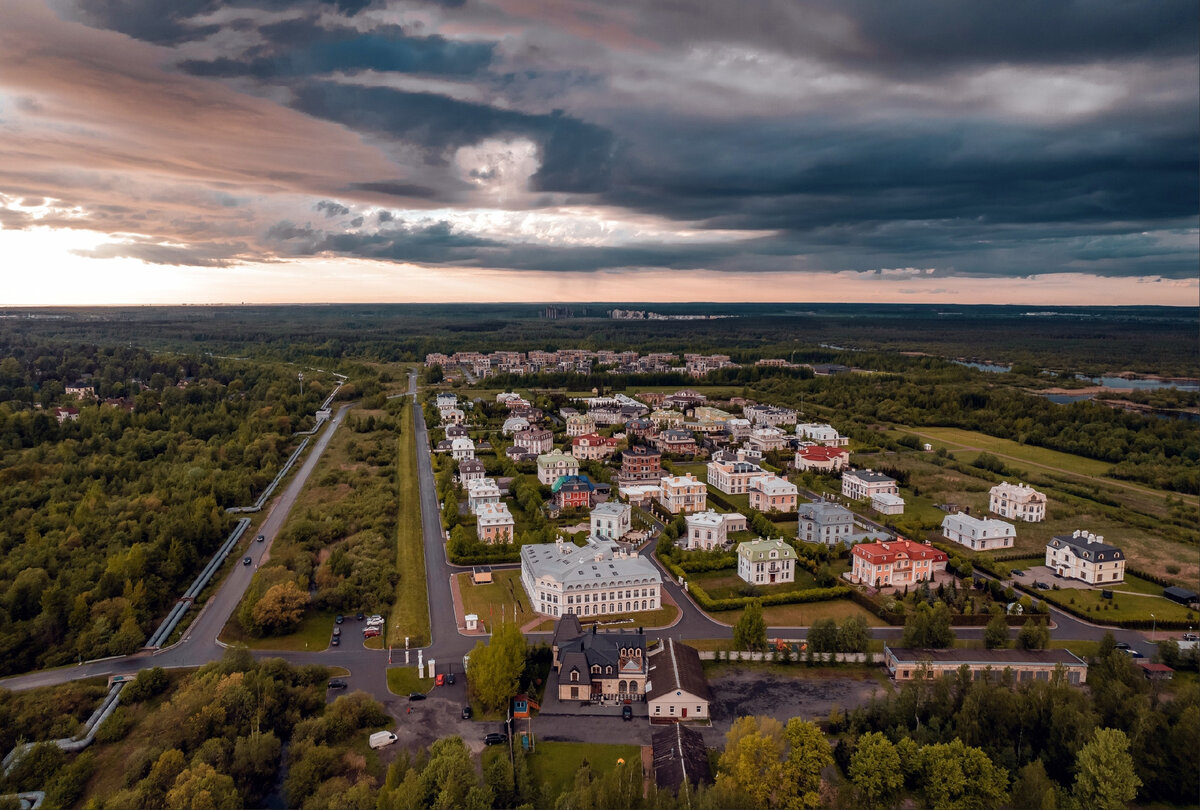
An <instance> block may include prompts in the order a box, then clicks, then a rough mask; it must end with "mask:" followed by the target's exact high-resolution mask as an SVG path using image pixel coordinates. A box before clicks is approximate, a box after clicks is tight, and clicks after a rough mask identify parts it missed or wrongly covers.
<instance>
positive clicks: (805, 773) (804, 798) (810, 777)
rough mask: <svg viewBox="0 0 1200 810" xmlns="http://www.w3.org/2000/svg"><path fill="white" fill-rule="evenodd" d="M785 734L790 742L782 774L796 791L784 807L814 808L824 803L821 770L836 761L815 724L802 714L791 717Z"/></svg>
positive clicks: (811, 809)
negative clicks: (803, 717)
mask: <svg viewBox="0 0 1200 810" xmlns="http://www.w3.org/2000/svg"><path fill="white" fill-rule="evenodd" d="M783 734H784V739H786V740H787V743H788V756H787V760H786V761H785V762H784V764H783V776H784V780H785V781H786V782H787V783H788V785H789V787H791V788H794V789H795V791H796V794H795V795H794V796H791V797H789V799H788V801H787V802H786V803H785V804H784V807H787V808H789V810H815V808H818V807H820V806H821V770H822V769H823V768H825V767H826V766H828V765H830V764H832V763H833V752H832V750H831V749H830V747H829V743H828V742H827V741H826V740H825V735H824V734H822V733H821V730H820V729H819V728H817V726H816V724H815V723H811V722H808V721H806V720H801V719H800V718H799V717H793V718H792V719H791V720H788V723H787V726H786V727H785V728H784V732H783Z"/></svg>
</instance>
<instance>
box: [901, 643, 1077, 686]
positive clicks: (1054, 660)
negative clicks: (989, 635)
mask: <svg viewBox="0 0 1200 810" xmlns="http://www.w3.org/2000/svg"><path fill="white" fill-rule="evenodd" d="M883 656H884V665H885V666H887V669H888V672H889V673H890V674H891V676H892V677H893V678H894V679H895V680H897V681H911V680H912V679H913V678H915V677H917V676H918V673H920V672H922V671H923V670H924V668H925V667H928V668H929V672H930V673H931V674H932V675H933V676H934V677H940V676H944V675H957V674H958V671H959V669H960V668H962V667H963V666H964V665H965V666H966V667H967V668H968V669H969V670H970V672H971V679H972V680H981V679H983V678H986V677H989V673H990V677H992V678H995V679H999V678H1000V677H1001V675H1002V674H1003V673H1004V671H1005V670H1011V671H1012V674H1013V680H1014V682H1015V683H1025V682H1026V681H1033V680H1038V681H1048V680H1050V678H1051V677H1053V675H1054V672H1055V670H1056V669H1057V668H1058V667H1062V668H1063V671H1064V673H1065V675H1066V679H1067V683H1069V684H1071V685H1072V686H1079V685H1080V684H1083V683H1086V682H1087V668H1088V665H1087V662H1086V661H1084V660H1083V659H1082V658H1080V657H1079V656H1077V655H1075V653H1073V652H1071V651H1070V650H957V649H955V650H916V649H910V648H905V647H897V648H895V649H893V648H891V647H884V648H883Z"/></svg>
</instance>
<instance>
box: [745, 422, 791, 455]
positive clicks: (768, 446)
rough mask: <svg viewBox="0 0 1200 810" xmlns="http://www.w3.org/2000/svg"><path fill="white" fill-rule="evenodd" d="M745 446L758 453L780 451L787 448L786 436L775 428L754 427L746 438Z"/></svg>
mask: <svg viewBox="0 0 1200 810" xmlns="http://www.w3.org/2000/svg"><path fill="white" fill-rule="evenodd" d="M746 446H747V447H752V448H754V449H755V450H757V451H758V452H760V453H770V452H771V451H772V450H782V449H784V448H785V447H787V446H788V435H787V434H786V433H784V432H783V431H782V430H781V429H779V428H777V427H756V428H754V429H753V430H751V431H750V435H749V436H747V437H746Z"/></svg>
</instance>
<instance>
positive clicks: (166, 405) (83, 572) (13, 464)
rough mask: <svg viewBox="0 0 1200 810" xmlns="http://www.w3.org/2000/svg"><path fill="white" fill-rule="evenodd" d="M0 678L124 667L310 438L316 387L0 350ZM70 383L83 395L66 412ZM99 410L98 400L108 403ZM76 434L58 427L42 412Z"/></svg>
mask: <svg viewBox="0 0 1200 810" xmlns="http://www.w3.org/2000/svg"><path fill="white" fill-rule="evenodd" d="M0 352H2V353H3V354H4V359H3V360H2V361H0V486H3V490H4V497H3V499H0V673H4V674H8V673H13V672H21V671H24V670H27V669H31V668H35V667H44V666H53V665H56V664H62V663H66V662H68V661H73V660H76V659H77V658H79V657H82V658H85V659H88V658H97V657H101V656H104V655H115V654H124V653H129V652H133V651H134V650H136V649H137V648H138V647H140V646H141V645H142V644H143V643H144V641H145V639H146V637H147V633H148V631H149V630H150V629H152V627H153V625H154V623H155V621H156V620H157V619H159V618H161V616H162V614H163V612H164V611H165V609H166V607H167V606H168V605H169V604H170V603H171V602H172V601H173V600H174V599H176V598H177V597H178V596H179V594H180V593H181V592H182V590H183V588H184V587H185V586H186V583H187V582H188V581H190V580H191V578H192V577H194V576H195V574H196V573H197V571H198V569H199V566H200V565H201V564H202V563H203V561H205V560H206V558H207V556H208V555H210V554H211V553H212V552H213V551H214V550H215V549H216V548H217V546H218V545H219V544H220V541H221V540H222V539H223V538H224V537H225V536H226V534H227V533H228V532H229V530H230V528H231V526H232V523H233V521H232V519H231V518H230V517H229V516H228V515H227V514H226V513H225V511H224V510H225V508H226V507H229V506H235V505H245V504H249V503H252V502H253V501H254V499H255V498H256V497H257V496H258V494H259V493H260V492H262V491H263V489H264V488H265V487H266V486H267V484H268V483H269V482H270V481H271V479H272V478H273V477H274V476H275V474H276V473H277V472H278V471H279V469H280V467H281V466H282V465H283V463H284V461H285V460H286V459H287V457H288V455H289V454H290V452H291V451H292V449H293V448H294V447H295V445H296V443H297V442H298V439H297V437H295V436H294V435H293V434H294V433H295V431H298V430H303V429H307V428H310V427H312V425H313V413H314V412H315V410H316V409H317V408H318V407H319V406H320V404H321V402H322V401H323V400H324V399H325V398H326V397H327V396H328V395H329V393H330V392H331V391H332V390H333V384H334V381H333V380H332V378H331V377H329V376H328V375H321V374H317V373H312V372H310V374H309V376H308V378H307V379H306V380H305V381H304V383H303V388H301V385H300V383H299V381H298V379H297V376H296V370H295V369H294V368H292V367H288V366H284V365H283V364H278V363H276V364H264V363H258V362H248V361H243V360H234V359H224V358H216V357H212V356H194V355H192V356H189V355H174V354H155V353H151V352H147V351H144V350H141V349H137V348H130V347H119V348H114V347H108V348H100V347H96V346H89V345H81V344H70V345H68V344H62V343H41V342H34V341H30V340H21V341H18V342H16V343H13V344H9V345H5V346H2V347H0ZM79 381H83V382H84V383H85V385H86V387H88V388H89V389H90V390H93V391H94V392H95V396H86V395H85V396H84V397H82V398H79V399H75V398H68V397H66V396H65V394H64V389H65V387H66V386H68V385H73V384H74V383H76V382H79ZM106 400H107V401H106ZM60 406H66V407H71V408H73V409H75V410H77V411H78V418H77V419H69V418H68V419H65V420H63V421H62V422H61V424H60V423H59V421H58V420H57V419H56V418H55V416H54V413H55V408H56V407H60Z"/></svg>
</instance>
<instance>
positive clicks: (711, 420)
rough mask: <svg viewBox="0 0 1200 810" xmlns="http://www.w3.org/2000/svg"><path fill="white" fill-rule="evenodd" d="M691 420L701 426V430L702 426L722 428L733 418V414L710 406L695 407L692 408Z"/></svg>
mask: <svg viewBox="0 0 1200 810" xmlns="http://www.w3.org/2000/svg"><path fill="white" fill-rule="evenodd" d="M692 418H693V419H695V420H696V422H697V423H698V424H699V425H701V426H702V427H701V429H703V427H704V426H711V427H714V428H719V427H724V426H725V423H726V422H728V421H729V420H730V419H732V418H733V414H731V413H729V412H728V411H723V410H721V409H720V408H714V407H712V406H710V405H697V406H695V407H694V408H692Z"/></svg>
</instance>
